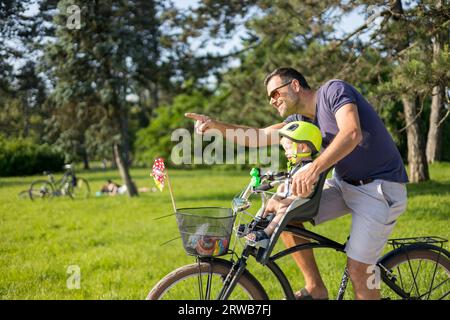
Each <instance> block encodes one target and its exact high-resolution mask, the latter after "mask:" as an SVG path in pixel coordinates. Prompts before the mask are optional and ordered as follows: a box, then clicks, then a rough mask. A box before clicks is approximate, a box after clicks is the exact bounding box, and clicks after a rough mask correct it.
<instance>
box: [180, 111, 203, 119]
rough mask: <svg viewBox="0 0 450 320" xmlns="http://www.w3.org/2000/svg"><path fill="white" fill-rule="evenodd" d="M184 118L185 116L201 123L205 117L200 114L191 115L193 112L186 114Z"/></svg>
mask: <svg viewBox="0 0 450 320" xmlns="http://www.w3.org/2000/svg"><path fill="white" fill-rule="evenodd" d="M184 116H185V117H186V118H191V119H194V120H200V121H202V120H203V116H202V115H200V114H198V113H191V112H188V113H185V114H184Z"/></svg>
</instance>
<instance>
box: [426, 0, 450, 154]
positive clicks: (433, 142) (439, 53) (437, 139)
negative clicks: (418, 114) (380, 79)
mask: <svg viewBox="0 0 450 320" xmlns="http://www.w3.org/2000/svg"><path fill="white" fill-rule="evenodd" d="M434 9H435V12H434V14H433V17H432V18H433V20H434V24H435V25H437V26H439V25H444V24H445V23H447V27H446V28H443V29H442V30H441V31H439V32H438V33H436V35H435V36H434V37H433V38H432V47H433V55H432V56H433V63H432V68H433V71H434V72H433V73H434V74H435V77H434V79H433V80H434V81H433V82H434V83H435V85H434V86H433V89H432V92H431V95H432V98H431V114H430V125H429V130H428V137H427V147H426V148H427V149H426V155H427V161H428V162H429V163H432V162H435V161H439V160H441V157H442V123H441V120H442V118H443V116H444V115H443V113H444V104H445V101H446V93H445V89H446V86H447V85H448V82H449V78H450V76H449V69H450V65H449V60H448V57H449V48H448V39H449V29H448V21H449V19H450V14H449V10H448V9H449V7H448V1H444V0H438V1H437V2H436V5H435V7H434Z"/></svg>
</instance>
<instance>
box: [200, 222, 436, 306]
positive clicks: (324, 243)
mask: <svg viewBox="0 0 450 320" xmlns="http://www.w3.org/2000/svg"><path fill="white" fill-rule="evenodd" d="M285 231H286V232H290V233H293V234H294V235H297V236H299V237H302V238H304V239H307V240H314V242H309V243H304V244H299V245H296V246H294V247H291V248H288V249H285V250H283V251H280V252H278V253H276V254H274V255H272V256H270V258H269V259H268V261H267V262H266V263H265V266H266V267H267V268H268V269H269V270H270V271H271V272H272V273H273V275H274V276H275V278H276V279H277V280H278V282H279V284H280V285H281V287H282V289H283V292H284V295H285V297H286V299H287V300H295V294H294V291H293V289H292V286H291V284H290V282H289V280H288V278H287V277H286V275H285V273H284V272H283V271H282V270H281V268H280V267H279V266H278V264H277V263H276V262H275V261H276V260H278V259H280V258H283V257H285V256H287V255H291V254H293V253H295V252H299V251H302V250H309V249H316V248H329V249H334V250H336V251H338V252H342V253H345V243H344V244H340V243H337V242H335V241H333V240H331V239H328V238H326V237H324V236H321V235H319V234H316V233H314V232H311V231H309V230H306V229H304V228H300V227H295V226H287V227H286V228H285ZM430 247H432V246H430ZM433 248H434V249H435V248H436V247H433ZM261 250H263V249H261V248H259V249H258V248H255V247H251V246H248V245H247V246H246V247H245V248H244V250H243V252H242V254H241V257H240V258H239V259H238V260H237V261H236V262H235V263H234V264H233V267H232V269H231V271H230V273H229V274H228V276H227V278H226V279H225V281H224V286H223V288H222V290H221V292H220V293H219V295H218V297H217V298H218V299H219V300H226V299H228V297H229V296H230V294H231V293H232V291H233V289H234V287H235V286H236V284H237V282H238V280H239V277H240V276H241V274H242V273H243V272H244V270H245V269H246V267H247V260H248V258H249V256H253V257H255V259H256V260H257V261H258V257H261V254H262V251H261ZM210 259H211V258H205V259H200V260H203V261H207V260H210ZM380 260H382V259H380ZM376 266H377V267H378V268H379V270H380V278H381V280H382V281H383V282H384V283H385V284H386V285H387V286H389V287H390V288H391V289H392V290H393V291H395V292H396V293H397V294H398V295H399V296H400V297H402V298H403V299H408V298H410V295H409V294H408V293H406V292H404V290H403V289H402V288H400V287H399V286H398V285H397V284H396V283H395V277H392V275H391V274H390V272H389V270H387V269H386V268H385V267H384V266H383V265H382V264H381V263H380V262H378V263H377V264H376ZM348 279H349V273H348V270H347V268H345V270H344V274H343V276H342V279H341V284H340V286H339V290H338V295H337V297H336V299H337V300H342V299H343V297H344V294H345V290H346V288H347V284H348Z"/></svg>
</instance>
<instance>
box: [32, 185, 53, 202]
mask: <svg viewBox="0 0 450 320" xmlns="http://www.w3.org/2000/svg"><path fill="white" fill-rule="evenodd" d="M54 191H55V189H54V188H53V185H52V184H51V183H50V182H49V181H47V180H36V181H33V182H32V183H31V185H30V189H28V195H29V196H30V199H31V200H34V199H38V198H40V199H48V198H51V197H52V196H53V192H54Z"/></svg>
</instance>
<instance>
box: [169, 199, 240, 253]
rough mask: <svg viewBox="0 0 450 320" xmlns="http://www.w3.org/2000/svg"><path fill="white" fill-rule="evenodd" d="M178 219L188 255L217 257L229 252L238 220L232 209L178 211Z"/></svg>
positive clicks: (215, 208)
mask: <svg viewBox="0 0 450 320" xmlns="http://www.w3.org/2000/svg"><path fill="white" fill-rule="evenodd" d="M176 218H177V225H178V229H179V231H180V234H181V239H182V240H183V247H184V250H185V251H186V253H187V254H189V255H194V256H200V257H216V256H221V255H224V254H226V253H227V252H228V246H229V244H230V238H231V233H232V230H233V224H234V220H235V218H236V216H235V215H233V212H232V210H231V209H227V208H220V207H202V208H183V209H177V212H176Z"/></svg>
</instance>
